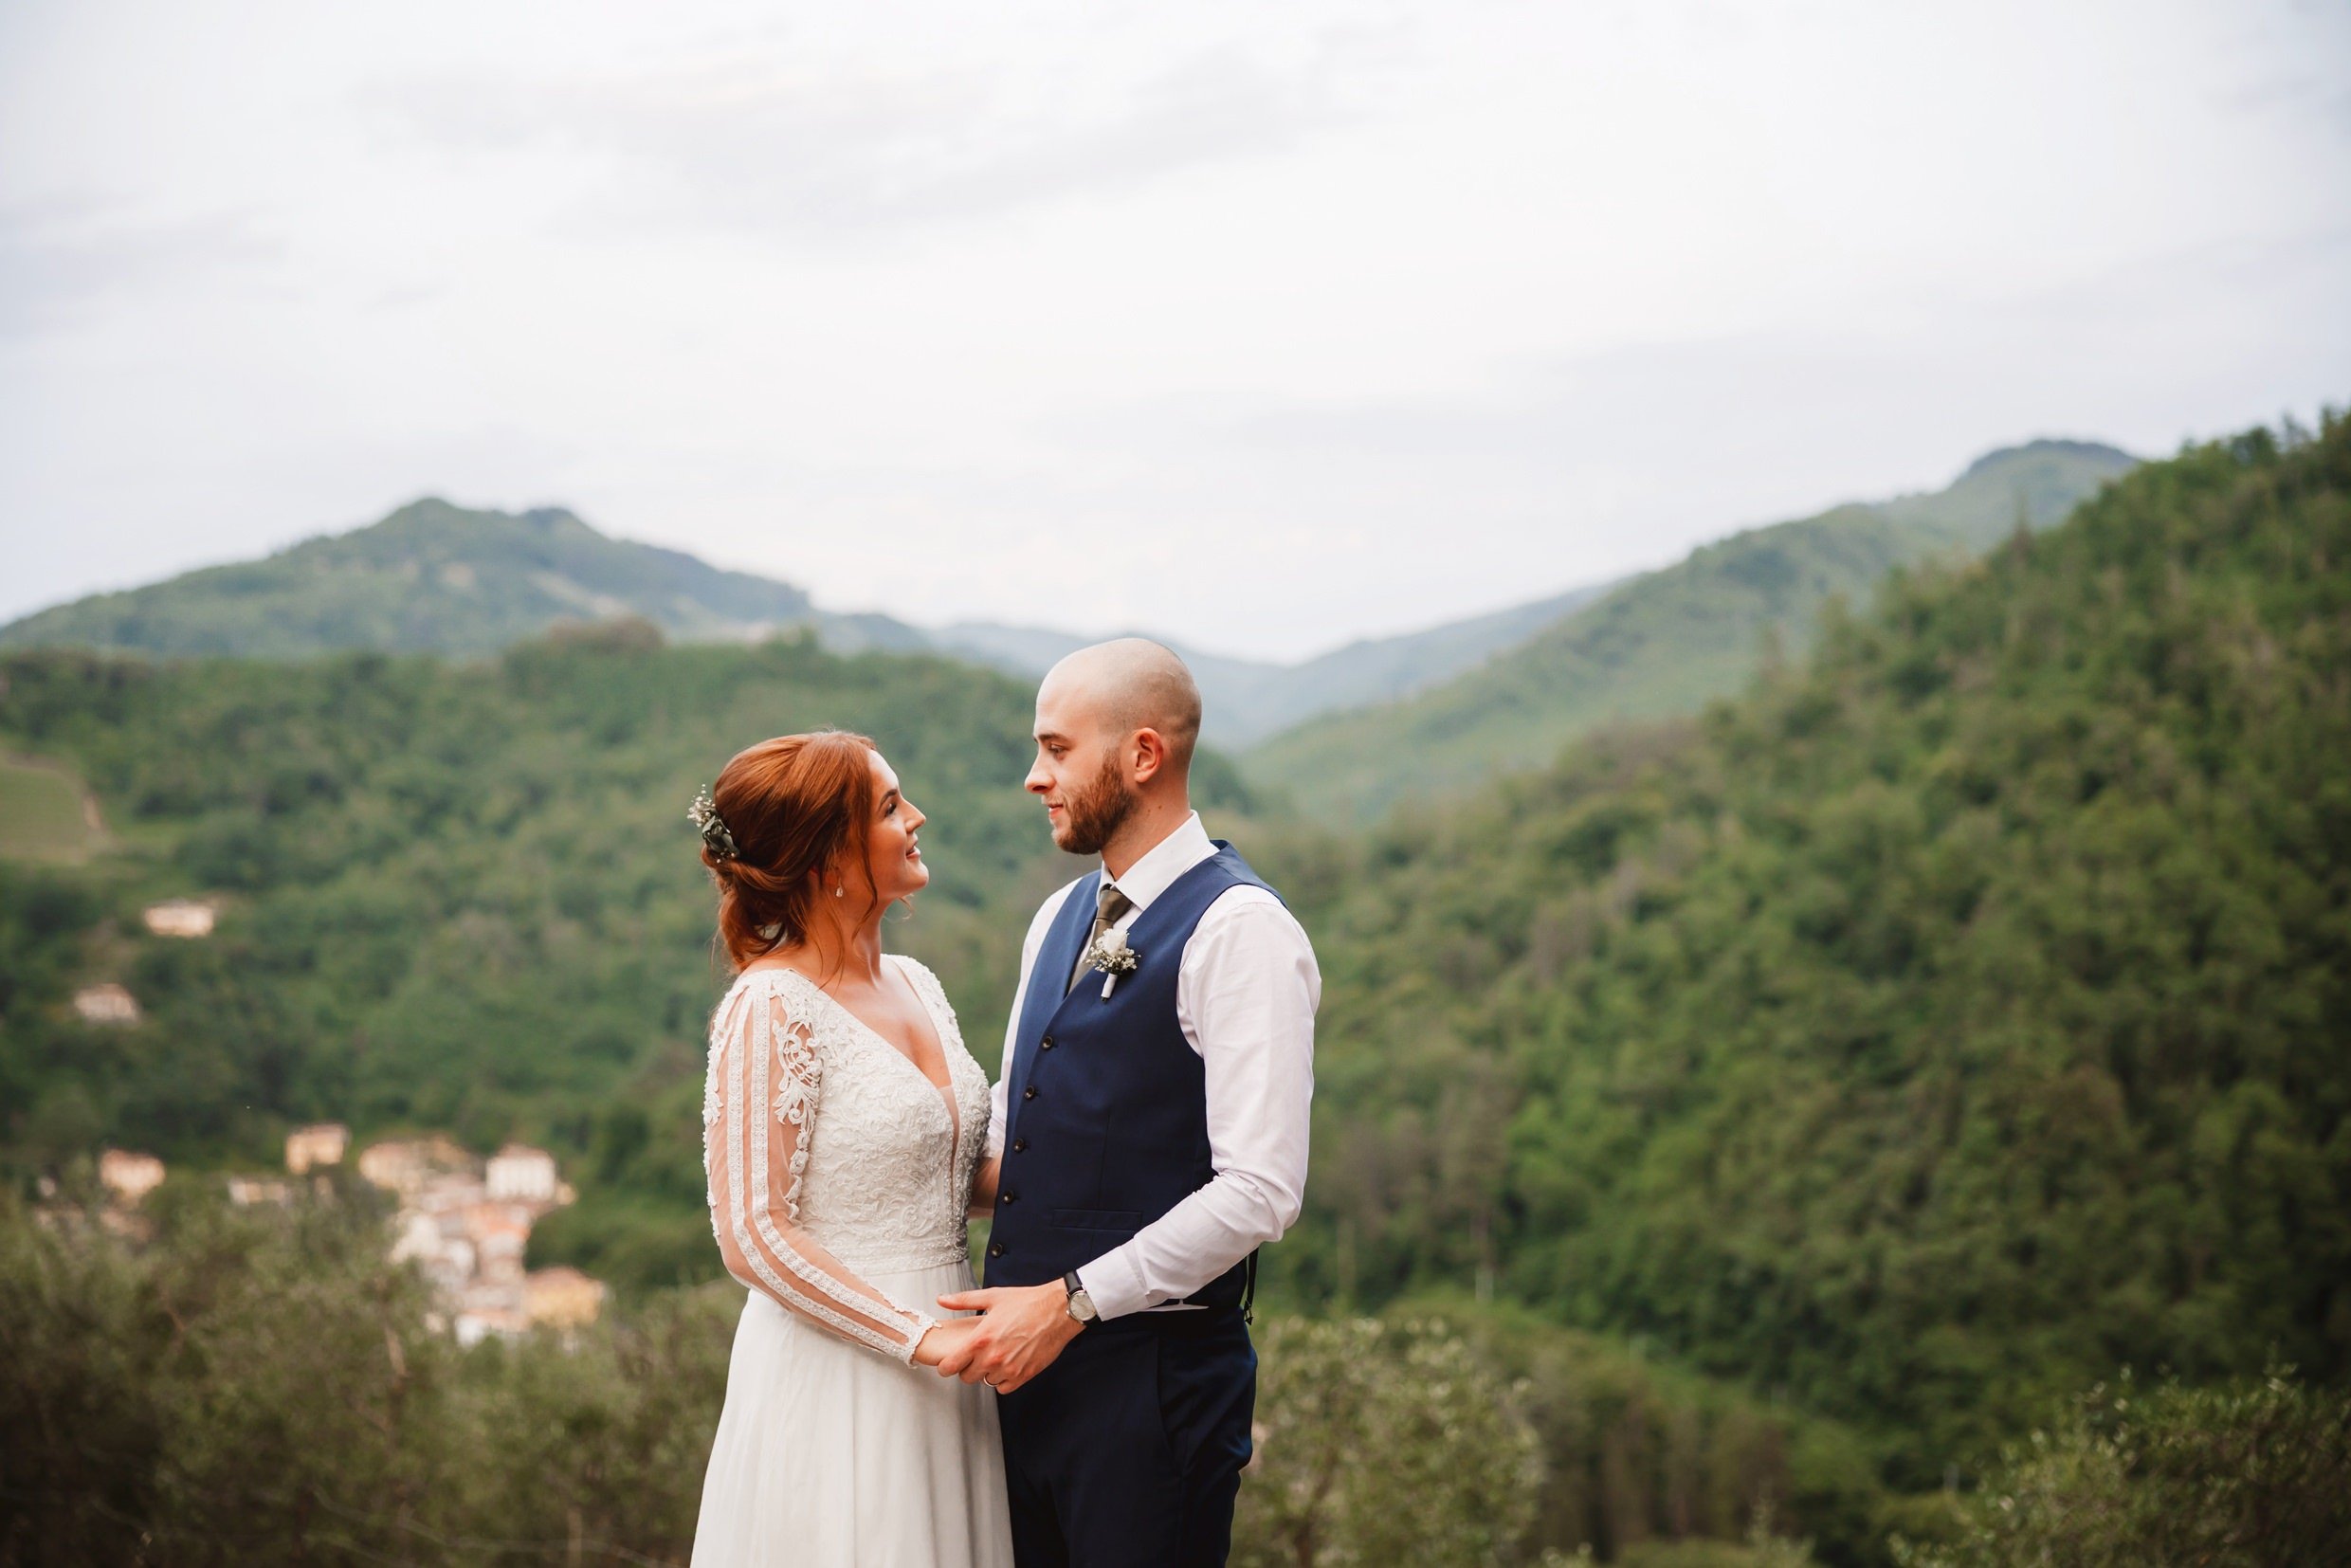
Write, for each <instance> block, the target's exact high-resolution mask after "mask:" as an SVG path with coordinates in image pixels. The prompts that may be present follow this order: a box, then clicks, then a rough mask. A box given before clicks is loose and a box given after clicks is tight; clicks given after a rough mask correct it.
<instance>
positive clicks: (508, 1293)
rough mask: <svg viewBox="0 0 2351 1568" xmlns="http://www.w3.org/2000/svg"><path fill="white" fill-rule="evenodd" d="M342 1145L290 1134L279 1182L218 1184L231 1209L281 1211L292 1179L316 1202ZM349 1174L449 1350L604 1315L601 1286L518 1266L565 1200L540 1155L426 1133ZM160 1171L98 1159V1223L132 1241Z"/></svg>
mask: <svg viewBox="0 0 2351 1568" xmlns="http://www.w3.org/2000/svg"><path fill="white" fill-rule="evenodd" d="M350 1144H351V1130H350V1129H349V1128H348V1127H346V1126H344V1125H343V1124H342V1123H341V1122H339V1121H323V1122H319V1123H317V1124H315V1125H312V1126H307V1127H298V1128H296V1129H295V1130H294V1131H293V1132H291V1133H288V1134H287V1135H286V1140H285V1173H286V1174H285V1176H251V1175H244V1176H228V1177H226V1178H225V1182H226V1186H227V1190H228V1198H229V1201H230V1202H232V1203H234V1204H236V1205H238V1206H239V1207H240V1208H248V1207H251V1206H253V1205H256V1204H264V1203H278V1204H284V1203H291V1202H293V1201H294V1200H295V1198H296V1196H297V1195H298V1188H299V1187H300V1185H301V1180H300V1178H302V1177H308V1178H309V1179H310V1182H311V1183H312V1185H313V1190H314V1191H315V1192H316V1193H317V1194H319V1195H320V1196H326V1195H328V1194H331V1193H332V1191H333V1188H332V1186H331V1185H330V1184H329V1183H328V1181H327V1180H326V1176H325V1173H326V1172H327V1171H328V1170H329V1169H330V1168H333V1167H335V1166H338V1165H341V1164H342V1163H343V1160H344V1156H345V1154H346V1152H347V1151H348V1149H349V1147H350ZM356 1167H357V1170H358V1173H359V1176H360V1178H361V1179H362V1180H364V1181H366V1182H367V1183H368V1184H369V1185H371V1186H374V1187H376V1188H379V1189H381V1190H382V1191H384V1192H387V1193H390V1194H393V1196H394V1197H396V1198H397V1199H398V1201H399V1207H398V1208H397V1209H396V1210H395V1211H394V1212H393V1214H392V1223H391V1227H390V1231H391V1238H392V1239H391V1256H392V1260H393V1261H394V1262H400V1263H413V1264H414V1265H415V1266H416V1267H417V1268H418V1269H419V1270H420V1271H421V1272H422V1273H423V1274H424V1275H425V1277H426V1278H427V1279H428V1280H429V1281H430V1282H431V1283H432V1285H433V1288H434V1292H435V1294H436V1296H437V1297H438V1299H439V1303H440V1311H439V1312H438V1314H437V1315H436V1316H437V1318H438V1322H437V1324H436V1326H438V1327H442V1328H446V1329H447V1331H449V1332H451V1333H453V1334H454V1335H455V1336H456V1337H457V1340H458V1342H459V1343H460V1344H464V1345H472V1344H477V1343H479V1342H481V1341H482V1340H483V1339H485V1338H487V1337H489V1336H490V1335H493V1334H496V1335H500V1336H502V1337H504V1338H507V1339H517V1338H519V1337H520V1336H522V1335H524V1334H526V1333H528V1332H530V1331H531V1330H532V1329H534V1328H552V1329H556V1330H564V1329H572V1328H577V1327H579V1326H580V1325H582V1324H585V1323H591V1322H595V1320H596V1316H597V1314H598V1313H599V1312H601V1311H602V1310H603V1306H604V1297H605V1286H604V1284H603V1282H602V1281H600V1280H595V1279H592V1278H590V1277H589V1276H588V1275H586V1274H583V1273H581V1272H580V1271H579V1270H578V1269H576V1268H570V1267H552V1268H526V1267H524V1262H523V1260H524V1257H525V1255H526V1254H527V1252H528V1250H529V1248H530V1241H531V1227H532V1225H533V1224H535V1223H536V1222H537V1221H538V1219H539V1217H540V1216H541V1215H544V1214H546V1213H547V1212H550V1211H552V1210H555V1209H557V1208H560V1207H561V1206H563V1205H564V1204H567V1203H570V1202H571V1201H572V1200H573V1197H574V1193H573V1190H572V1187H571V1184H570V1183H568V1182H566V1181H564V1180H562V1179H561V1177H560V1176H558V1174H557V1172H556V1159H555V1156H553V1155H551V1154H549V1153H548V1152H547V1151H546V1150H544V1149H536V1148H533V1147H531V1146H530V1145H529V1144H526V1143H509V1144H507V1145H506V1146H505V1147H504V1148H502V1149H501V1150H499V1151H498V1153H496V1154H494V1155H492V1156H490V1158H488V1159H486V1160H483V1159H480V1158H476V1157H475V1156H474V1155H472V1154H471V1153H469V1152H468V1151H466V1150H465V1149H464V1148H462V1147H460V1146H459V1145H458V1144H457V1143H456V1142H454V1141H452V1140H450V1139H448V1138H447V1137H445V1136H442V1135H439V1134H435V1135H432V1136H430V1137H426V1138H412V1139H385V1140H381V1141H379V1142H375V1143H371V1144H369V1145H368V1146H367V1147H366V1148H364V1149H362V1150H360V1151H359V1154H358V1157H357V1160H356ZM167 1174H168V1173H167V1171H166V1170H165V1167H164V1163H163V1161H162V1160H161V1159H158V1158H155V1156H154V1155H151V1154H141V1153H137V1152H136V1151H133V1150H129V1149H106V1150H104V1151H102V1152H101V1153H100V1156H99V1160H98V1179H99V1183H100V1186H101V1187H102V1188H104V1190H105V1193H106V1197H107V1204H106V1207H105V1209H104V1210H103V1211H102V1212H100V1215H99V1220H100V1224H102V1225H104V1226H105V1227H106V1228H107V1229H109V1230H112V1231H118V1232H120V1233H123V1234H127V1235H132V1236H138V1235H141V1234H143V1233H144V1231H145V1227H144V1225H143V1224H142V1223H141V1220H140V1216H139V1213H138V1210H139V1206H140V1204H141V1203H142V1202H143V1201H144V1200H145V1198H146V1197H147V1194H150V1193H152V1192H154V1191H155V1189H156V1188H157V1187H159V1186H161V1185H162V1184H163V1180H164V1177H165V1176H166V1175H167Z"/></svg>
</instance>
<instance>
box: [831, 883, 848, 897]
mask: <svg viewBox="0 0 2351 1568" xmlns="http://www.w3.org/2000/svg"><path fill="white" fill-rule="evenodd" d="M846 895H847V889H845V888H844V887H843V886H842V885H841V884H839V883H837V882H836V883H834V884H832V896H833V897H834V898H836V899H837V898H842V897H845V896H846Z"/></svg>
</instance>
